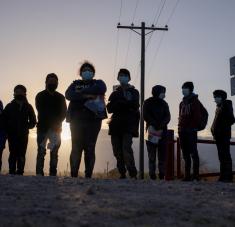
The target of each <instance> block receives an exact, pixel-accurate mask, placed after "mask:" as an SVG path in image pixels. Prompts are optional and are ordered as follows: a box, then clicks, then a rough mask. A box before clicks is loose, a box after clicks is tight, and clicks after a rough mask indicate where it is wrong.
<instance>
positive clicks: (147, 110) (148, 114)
mask: <svg viewBox="0 0 235 227" xmlns="http://www.w3.org/2000/svg"><path fill="white" fill-rule="evenodd" d="M143 118H144V120H145V121H146V123H147V124H148V125H152V126H156V119H154V118H153V117H152V114H151V109H150V108H149V102H148V101H145V102H144V105H143Z"/></svg>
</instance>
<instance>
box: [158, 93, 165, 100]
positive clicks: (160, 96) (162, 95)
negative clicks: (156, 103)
mask: <svg viewBox="0 0 235 227" xmlns="http://www.w3.org/2000/svg"><path fill="white" fill-rule="evenodd" d="M158 97H159V99H164V98H165V97H166V94H165V93H160V95H159V96H158Z"/></svg>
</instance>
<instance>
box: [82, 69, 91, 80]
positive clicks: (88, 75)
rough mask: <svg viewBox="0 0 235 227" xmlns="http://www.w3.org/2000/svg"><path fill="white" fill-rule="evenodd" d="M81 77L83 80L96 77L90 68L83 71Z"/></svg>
mask: <svg viewBox="0 0 235 227" xmlns="http://www.w3.org/2000/svg"><path fill="white" fill-rule="evenodd" d="M81 77H82V79H83V80H92V78H93V77H94V73H93V72H91V71H88V70H87V71H83V72H82V74H81Z"/></svg>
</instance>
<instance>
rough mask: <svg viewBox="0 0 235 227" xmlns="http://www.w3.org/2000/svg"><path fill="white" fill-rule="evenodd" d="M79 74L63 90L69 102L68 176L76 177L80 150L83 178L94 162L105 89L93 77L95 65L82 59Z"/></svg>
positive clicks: (103, 84) (89, 173)
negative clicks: (70, 140)
mask: <svg viewBox="0 0 235 227" xmlns="http://www.w3.org/2000/svg"><path fill="white" fill-rule="evenodd" d="M79 75H80V76H81V78H82V79H78V80H75V81H73V83H72V84H71V85H70V86H69V87H68V89H67V90H66V92H65V97H66V99H67V100H69V101H70V103H69V107H68V112H67V117H66V119H67V122H69V123H70V129H71V135H72V151H71V154H70V167H71V177H78V171H79V167H80V163H81V157H82V152H83V151H84V161H85V177H86V178H91V177H92V174H93V169H94V165H95V146H96V141H97V137H98V134H99V132H100V129H101V124H102V120H103V119H104V118H106V117H107V113H106V107H105V103H104V96H105V92H106V90H107V88H106V85H105V83H104V82H103V81H102V80H96V79H94V76H95V67H94V66H93V65H92V64H91V63H89V62H84V63H83V64H82V65H81V67H80V69H79Z"/></svg>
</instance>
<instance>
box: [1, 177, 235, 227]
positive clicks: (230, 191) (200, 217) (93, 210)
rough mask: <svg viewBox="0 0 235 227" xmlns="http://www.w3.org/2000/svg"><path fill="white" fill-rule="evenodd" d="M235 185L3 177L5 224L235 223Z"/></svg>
mask: <svg viewBox="0 0 235 227" xmlns="http://www.w3.org/2000/svg"><path fill="white" fill-rule="evenodd" d="M234 211H235V184H234V183H218V182H180V181H151V180H128V179H126V180H113V179H106V180H105V179H90V180H87V179H82V178H78V179H72V178H70V177H36V176H10V175H0V226H7V227H9V226H22V227H23V226H24V227H28V226H33V227H35V226H43V227H47V226H50V227H51V226H56V227H59V226H84V227H85V226H96V227H97V226H107V227H110V226H122V227H124V226H171V227H172V226H180V227H182V226H185V227H186V226H187V227H189V226H213V227H214V226H221V227H222V226H235V212H234Z"/></svg>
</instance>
